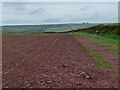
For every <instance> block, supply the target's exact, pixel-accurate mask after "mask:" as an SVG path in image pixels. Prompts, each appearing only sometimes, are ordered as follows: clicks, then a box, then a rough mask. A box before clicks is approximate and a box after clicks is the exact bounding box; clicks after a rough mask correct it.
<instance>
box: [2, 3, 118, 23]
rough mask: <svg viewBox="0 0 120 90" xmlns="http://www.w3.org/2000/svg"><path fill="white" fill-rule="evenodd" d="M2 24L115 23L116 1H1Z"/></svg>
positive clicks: (116, 20)
mask: <svg viewBox="0 0 120 90" xmlns="http://www.w3.org/2000/svg"><path fill="white" fill-rule="evenodd" d="M2 6H3V7H2V25H21V24H22V25H30V24H34V25H35V24H37V25H39V24H57V23H81V22H84V21H85V22H89V23H117V22H118V3H117V2H111V3H110V2H102V3H100V2H96V3H95V2H86V3H83V2H74V3H73V2H66V3H65V2H3V5H2Z"/></svg>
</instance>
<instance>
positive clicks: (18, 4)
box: [2, 2, 29, 8]
mask: <svg viewBox="0 0 120 90" xmlns="http://www.w3.org/2000/svg"><path fill="white" fill-rule="evenodd" d="M27 4H29V3H28V2H3V4H2V5H3V6H4V7H9V8H10V7H18V6H21V7H23V6H26V5H27Z"/></svg>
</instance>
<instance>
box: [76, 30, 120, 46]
mask: <svg viewBox="0 0 120 90" xmlns="http://www.w3.org/2000/svg"><path fill="white" fill-rule="evenodd" d="M75 34H82V35H85V36H89V37H91V38H95V39H100V40H103V41H105V42H107V43H110V44H114V45H115V46H118V43H119V42H118V39H112V38H107V37H104V36H100V35H96V34H88V33H84V32H75Z"/></svg>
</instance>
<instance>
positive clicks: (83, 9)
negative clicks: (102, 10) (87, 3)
mask: <svg viewBox="0 0 120 90" xmlns="http://www.w3.org/2000/svg"><path fill="white" fill-rule="evenodd" d="M89 8H90V7H83V8H81V9H80V11H85V10H87V9H89Z"/></svg>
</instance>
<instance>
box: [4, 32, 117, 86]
mask: <svg viewBox="0 0 120 90" xmlns="http://www.w3.org/2000/svg"><path fill="white" fill-rule="evenodd" d="M2 52H3V57H2V63H3V65H2V67H3V68H2V69H3V70H2V71H3V75H2V82H3V88H24V87H28V88H118V79H117V76H116V75H114V73H112V72H111V71H110V70H108V69H103V68H96V67H95V64H96V62H95V60H94V59H93V57H92V56H90V55H89V52H88V51H86V49H85V48H83V44H82V43H80V42H79V41H78V40H77V39H75V37H74V36H73V35H70V34H49V35H46V34H45V35H44V34H43V35H3V51H2Z"/></svg>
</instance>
